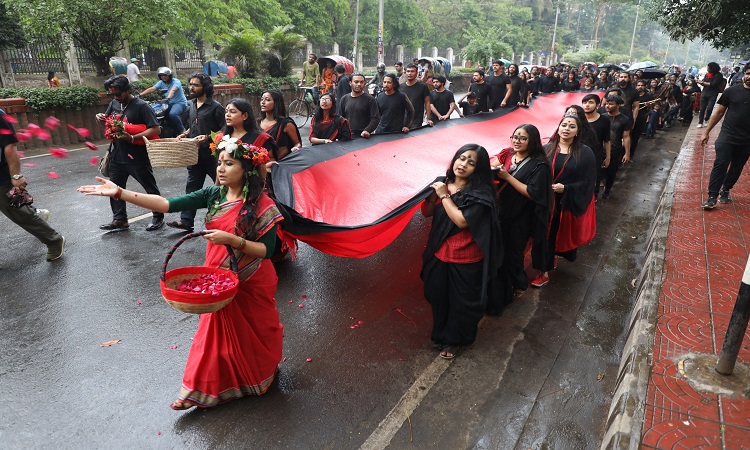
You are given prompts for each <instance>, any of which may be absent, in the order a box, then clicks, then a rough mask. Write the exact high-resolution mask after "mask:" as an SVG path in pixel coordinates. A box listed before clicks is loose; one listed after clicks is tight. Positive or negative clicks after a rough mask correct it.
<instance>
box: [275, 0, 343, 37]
mask: <svg viewBox="0 0 750 450" xmlns="http://www.w3.org/2000/svg"><path fill="white" fill-rule="evenodd" d="M278 1H279V3H280V4H281V7H282V8H283V11H284V12H286V14H287V15H288V16H289V18H290V19H291V20H290V21H289V22H285V23H279V24H277V25H286V24H289V23H291V24H294V31H295V32H296V33H299V34H301V35H302V36H305V38H307V40H308V41H310V42H313V43H315V44H328V43H330V42H331V38H332V37H333V38H336V37H338V36H344V35H342V34H341V33H340V30H339V28H340V26H341V24H342V23H343V22H344V21H345V20H346V18H347V15H348V14H349V11H350V7H349V2H348V1H347V0H278ZM353 23H354V21H353V20H352V24H353ZM347 38H348V36H347ZM347 40H348V39H347Z"/></svg>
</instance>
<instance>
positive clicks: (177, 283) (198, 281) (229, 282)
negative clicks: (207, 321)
mask: <svg viewBox="0 0 750 450" xmlns="http://www.w3.org/2000/svg"><path fill="white" fill-rule="evenodd" d="M204 234H206V232H205V231H199V232H195V233H190V234H186V235H185V236H183V237H182V238H181V239H180V240H179V241H177V243H175V244H174V245H173V246H172V248H171V249H170V250H169V252H168V253H167V256H166V258H165V259H164V263H163V264H162V267H161V281H160V285H161V295H162V296H163V297H164V300H166V301H167V303H169V304H170V306H172V307H173V308H174V309H176V310H178V311H182V312H185V313H189V314H205V313H211V312H216V311H218V310H220V309H221V308H223V307H225V306H226V305H228V304H229V302H231V301H232V299H233V298H234V296H235V295H237V290H238V289H239V286H240V282H239V279H238V278H237V259H236V258H235V257H234V251H233V250H232V247H230V246H228V245H227V246H226V247H227V252H228V253H229V256H230V258H229V267H230V268H231V270H227V269H221V268H217V267H206V266H188V267H181V268H179V269H172V270H169V271H168V270H167V264H168V263H169V260H170V259H171V258H172V255H173V254H174V252H175V250H177V248H178V247H179V246H180V245H182V243H183V242H185V241H187V240H188V239H192V238H195V237H198V236H202V235H204Z"/></svg>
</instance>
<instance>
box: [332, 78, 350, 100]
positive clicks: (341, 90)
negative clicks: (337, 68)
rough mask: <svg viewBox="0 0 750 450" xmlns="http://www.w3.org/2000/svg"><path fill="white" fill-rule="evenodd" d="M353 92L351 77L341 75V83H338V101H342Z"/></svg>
mask: <svg viewBox="0 0 750 450" xmlns="http://www.w3.org/2000/svg"><path fill="white" fill-rule="evenodd" d="M351 91H352V87H351V85H350V84H349V76H348V75H341V76H340V77H339V81H338V82H337V83H336V99H337V100H339V101H341V99H342V98H344V96H345V95H346V94H348V93H350V92H351Z"/></svg>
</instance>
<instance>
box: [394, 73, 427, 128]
mask: <svg viewBox="0 0 750 450" xmlns="http://www.w3.org/2000/svg"><path fill="white" fill-rule="evenodd" d="M400 90H401V92H403V93H404V94H406V96H407V97H409V101H411V105H412V106H413V107H414V120H412V122H411V126H410V127H409V128H411V129H414V128H419V127H421V126H422V122H423V121H424V113H425V110H424V99H425V97H427V98H429V97H430V89H429V88H428V87H427V85H426V84H424V83H422V82H421V81H417V82H416V83H414V85H413V86H409V85H408V84H406V83H404V84H402V85H401V89H400Z"/></svg>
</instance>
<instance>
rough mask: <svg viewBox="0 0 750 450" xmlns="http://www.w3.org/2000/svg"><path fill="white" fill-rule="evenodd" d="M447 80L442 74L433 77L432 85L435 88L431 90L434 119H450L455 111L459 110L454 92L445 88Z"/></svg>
mask: <svg viewBox="0 0 750 450" xmlns="http://www.w3.org/2000/svg"><path fill="white" fill-rule="evenodd" d="M445 81H446V80H445V77H444V76H442V75H435V76H433V77H432V86H433V87H434V88H435V89H433V91H432V92H430V106H431V108H432V111H431V112H432V120H448V119H450V118H451V114H452V113H453V111H458V106H456V100H455V98H454V96H453V92H451V91H449V90H448V89H446V88H445Z"/></svg>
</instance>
